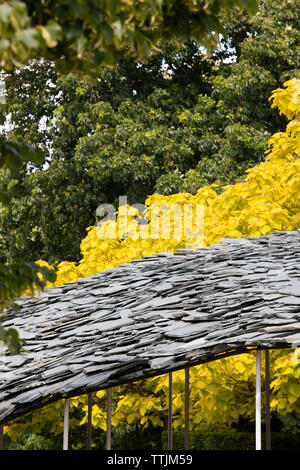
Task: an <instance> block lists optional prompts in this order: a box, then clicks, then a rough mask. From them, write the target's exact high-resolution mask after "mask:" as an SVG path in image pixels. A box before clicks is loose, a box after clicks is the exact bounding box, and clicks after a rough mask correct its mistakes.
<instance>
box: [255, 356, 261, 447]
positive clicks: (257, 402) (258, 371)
mask: <svg viewBox="0 0 300 470" xmlns="http://www.w3.org/2000/svg"><path fill="white" fill-rule="evenodd" d="M255 449H256V450H261V351H256V393H255Z"/></svg>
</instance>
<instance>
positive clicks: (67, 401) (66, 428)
mask: <svg viewBox="0 0 300 470" xmlns="http://www.w3.org/2000/svg"><path fill="white" fill-rule="evenodd" d="M69 412H70V399H69V398H66V399H65V409H64V440H63V450H68V449H69Z"/></svg>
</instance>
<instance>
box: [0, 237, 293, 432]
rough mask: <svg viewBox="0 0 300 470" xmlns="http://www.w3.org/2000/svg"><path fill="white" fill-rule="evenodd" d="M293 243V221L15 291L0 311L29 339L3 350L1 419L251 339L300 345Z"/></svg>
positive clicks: (214, 355) (232, 349)
mask: <svg viewBox="0 0 300 470" xmlns="http://www.w3.org/2000/svg"><path fill="white" fill-rule="evenodd" d="M224 241H225V240H224ZM299 242H300V231H299V230H297V231H293V232H278V233H276V234H273V235H269V236H265V237H248V238H242V239H230V240H226V244H220V245H213V246H210V247H207V248H199V249H197V250H181V251H179V252H177V253H159V254H155V255H153V256H151V257H146V258H143V259H141V260H135V261H133V262H132V263H130V264H123V265H120V266H119V267H117V268H114V269H108V270H106V271H103V272H101V273H98V274H95V275H93V276H90V277H86V278H83V279H80V280H79V281H78V282H73V283H68V284H65V285H64V286H62V287H55V288H52V289H48V290H47V291H46V292H44V293H43V294H41V295H40V296H39V297H37V296H36V297H34V298H23V299H21V300H20V301H18V302H17V303H18V304H19V306H20V309H19V310H18V311H17V313H16V312H13V311H7V312H5V315H3V316H2V321H1V323H2V325H3V326H4V327H15V328H16V329H17V330H18V331H19V334H20V336H21V337H22V338H24V339H25V340H26V342H27V345H26V347H25V348H24V349H25V350H24V352H22V354H21V355H19V356H7V355H6V356H2V357H0V423H4V422H7V421H9V420H11V419H12V418H14V417H17V416H20V415H23V414H25V413H27V412H28V411H30V410H33V409H35V408H39V407H41V406H44V405H45V404H47V403H50V402H51V401H54V400H58V399H60V398H63V397H66V396H76V395H81V394H84V393H87V392H91V391H95V390H99V389H104V388H108V387H112V386H116V385H120V384H122V383H126V382H130V381H132V380H139V379H142V378H145V377H148V376H150V375H158V374H162V373H165V372H168V371H171V370H176V369H180V368H184V367H186V366H192V365H195V364H199V363H201V362H209V361H212V360H215V359H218V358H220V357H224V356H226V355H231V354H239V353H242V352H246V351H248V350H249V347H251V348H269V349H271V348H287V347H290V348H294V347H296V346H298V345H300V270H299V266H300V251H299ZM3 318H4V319H3ZM0 320H1V318H0Z"/></svg>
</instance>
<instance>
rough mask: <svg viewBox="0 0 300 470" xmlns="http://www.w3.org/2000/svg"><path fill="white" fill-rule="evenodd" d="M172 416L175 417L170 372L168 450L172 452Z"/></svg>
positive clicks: (170, 375) (170, 374)
mask: <svg viewBox="0 0 300 470" xmlns="http://www.w3.org/2000/svg"><path fill="white" fill-rule="evenodd" d="M172 415H173V376H172V372H169V409H168V450H172V448H173V436H172Z"/></svg>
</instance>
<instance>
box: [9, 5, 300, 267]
mask: <svg viewBox="0 0 300 470" xmlns="http://www.w3.org/2000/svg"><path fill="white" fill-rule="evenodd" d="M296 4H299V6H300V2H299V0H296ZM299 12H300V8H295V2H291V1H290V0H283V1H279V0H267V1H264V2H260V8H259V12H258V14H257V15H256V16H255V17H253V18H252V17H251V18H250V17H249V16H248V15H245V14H238V13H235V14H233V13H231V15H225V14H224V16H223V17H222V23H223V24H224V25H225V26H226V29H227V33H228V36H227V38H224V39H223V42H222V45H221V47H219V48H217V49H215V50H214V51H213V54H212V55H211V57H210V58H207V57H206V56H205V55H204V54H203V53H201V52H200V47H199V44H197V43H196V42H195V41H188V42H186V44H185V45H184V46H182V45H181V43H177V42H176V41H171V42H169V43H167V44H166V45H165V46H164V49H163V51H162V53H158V54H156V55H155V56H152V57H151V58H150V59H149V60H148V61H147V62H145V63H141V62H137V61H136V60H134V58H131V59H126V60H125V59H123V60H122V61H120V63H119V65H118V67H117V68H115V69H114V70H110V69H103V71H102V75H101V77H98V78H97V79H95V78H89V77H87V76H86V75H84V74H79V73H76V74H74V73H71V74H69V75H60V74H58V75H57V72H56V68H55V66H54V65H53V63H52V62H47V61H36V62H35V63H32V65H31V67H28V68H25V69H23V70H22V71H16V72H14V73H12V74H9V75H8V77H7V88H8V90H9V91H8V99H7V101H8V104H7V107H6V108H3V110H4V111H5V113H6V114H8V113H10V114H11V119H12V121H13V122H14V124H15V127H14V129H13V131H12V132H11V134H10V135H11V137H14V138H16V139H21V138H23V137H24V136H25V138H26V139H27V140H28V141H29V142H31V143H32V144H39V145H41V146H42V147H43V148H44V149H45V151H46V155H47V156H46V160H47V162H48V166H47V167H46V168H45V167H43V166H40V167H38V169H37V170H35V171H31V172H29V171H28V168H27V167H26V168H25V170H24V169H23V173H22V172H19V178H18V179H19V181H20V184H19V186H18V188H19V191H20V193H21V194H22V197H21V198H20V199H19V200H13V201H12V203H11V205H10V206H9V207H8V208H7V209H6V211H5V212H2V216H1V222H0V233H1V234H2V244H3V249H4V252H5V256H6V257H7V259H10V260H14V259H15V257H17V256H21V257H23V258H25V259H28V260H29V259H32V258H33V257H35V259H37V258H43V259H47V260H48V261H49V262H50V263H52V264H56V263H58V262H59V261H61V260H62V259H63V260H78V257H79V246H80V241H81V239H82V238H83V237H84V236H85V229H86V227H88V226H90V225H92V224H94V223H95V213H96V208H97V206H98V205H99V204H101V203H103V202H109V203H116V204H117V202H118V201H117V197H118V196H119V195H122V194H126V195H128V198H129V202H130V203H135V202H143V201H144V199H145V196H146V195H148V194H151V193H153V192H160V193H164V194H171V193H176V192H180V191H187V192H193V193H195V192H196V191H197V190H198V189H199V187H201V186H205V185H207V184H212V183H219V184H222V185H224V184H230V183H233V182H235V181H236V180H237V179H239V177H240V176H241V175H243V172H244V171H245V169H246V168H249V166H252V165H254V164H256V163H258V162H259V161H261V160H263V159H264V149H265V148H266V143H267V140H268V139H269V137H270V136H271V135H272V134H273V133H274V132H276V131H278V130H283V129H284V127H285V124H286V121H285V118H284V117H282V116H279V115H278V113H277V112H276V111H275V110H273V109H271V108H270V106H269V104H268V97H269V96H270V93H271V90H273V89H274V88H276V87H278V86H281V85H282V83H283V81H285V80H286V79H287V78H289V77H291V76H297V75H298V74H299V65H300V61H299V45H300V13H299ZM287 25H288V26H287ZM274 51H276V53H274ZM34 74H36V77H38V78H39V80H38V81H37V80H34V79H33V77H34ZM25 84H26V86H25ZM42 118H43V119H44V120H45V121H46V122H47V125H46V126H44V127H39V126H38V123H40V122H41V120H42ZM6 178H7V180H6V184H10V179H9V177H8V176H7V177H6ZM66 247H67V248H66Z"/></svg>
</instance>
